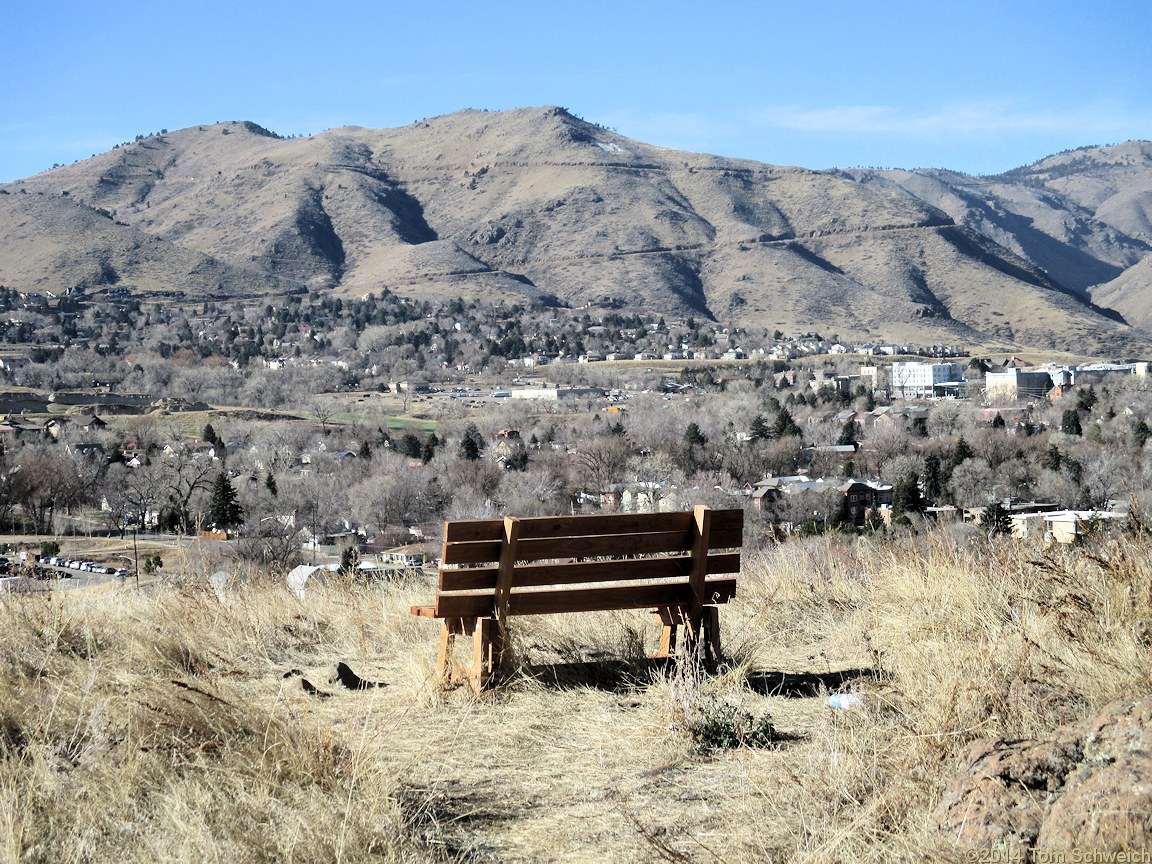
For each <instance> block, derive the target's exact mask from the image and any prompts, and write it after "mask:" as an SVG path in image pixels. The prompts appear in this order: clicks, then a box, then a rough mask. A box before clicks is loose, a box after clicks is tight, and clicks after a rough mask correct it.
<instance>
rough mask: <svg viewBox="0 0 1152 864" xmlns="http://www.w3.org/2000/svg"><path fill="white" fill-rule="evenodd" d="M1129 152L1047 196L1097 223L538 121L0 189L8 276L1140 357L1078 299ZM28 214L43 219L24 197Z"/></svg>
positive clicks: (170, 155) (230, 136)
mask: <svg viewBox="0 0 1152 864" xmlns="http://www.w3.org/2000/svg"><path fill="white" fill-rule="evenodd" d="M1142 154H1143V151H1139V152H1134V153H1133V154H1131V155H1130V157H1129V158H1128V161H1125V162H1123V166H1122V167H1123V170H1121V167H1117V165H1114V164H1113V163H1112V162H1109V161H1108V159H1107V158H1105V157H1109V154H1107V153H1106V154H1103V155H1101V157H1100V159H1099V160H1093V161H1091V162H1090V164H1089V163H1087V162H1083V160H1081V161H1077V162H1075V163H1074V164H1072V165H1070V166H1065V171H1064V172H1063V173H1061V174H1060V183H1061V184H1063V185H1061V186H1060V189H1064V186H1066V185H1067V184H1068V183H1069V182H1071V181H1072V180H1073V179H1075V178H1076V177H1077V176H1079V175H1077V174H1076V172H1077V171H1080V170H1083V171H1086V172H1090V176H1089V175H1086V177H1085V178H1081V179H1084V182H1085V183H1087V182H1089V181H1091V182H1093V183H1097V185H1099V184H1106V185H1107V184H1109V183H1110V184H1112V186H1115V185H1116V184H1117V183H1118V182H1120V183H1122V185H1123V186H1124V187H1125V189H1126V190H1127V191H1126V192H1120V191H1117V192H1116V194H1112V195H1110V196H1108V197H1107V200H1105V201H1101V202H1100V203H1099V206H1098V207H1097V208H1096V209H1094V210H1090V209H1088V205H1087V204H1086V203H1083V202H1085V201H1086V200H1087V199H1086V198H1085V197H1084V196H1085V195H1086V194H1087V193H1086V192H1084V190H1082V189H1081V190H1080V191H1079V192H1076V194H1073V192H1074V190H1072V189H1071V187H1069V188H1068V189H1067V190H1066V191H1064V192H1062V191H1060V189H1057V188H1056V187H1055V186H1051V184H1049V186H1043V185H1041V186H1039V187H1036V184H1037V183H1039V182H1040V181H1039V180H1037V179H1036V177H1033V176H1032V175H1028V177H1026V178H1024V179H1019V178H1017V179H1015V180H1011V179H1010V180H1009V181H997V182H996V183H992V181H983V180H981V181H979V182H978V181H976V180H973V179H972V178H967V179H966V178H963V177H960V176H957V175H952V174H941V175H940V176H936V175H934V174H933V175H920V174H909V173H903V174H899V175H897V174H893V175H891V176H889V175H887V174H883V173H880V172H868V171H857V172H822V171H811V170H806V169H803V168H792V167H780V166H772V165H765V164H761V163H755V162H749V161H747V160H739V159H725V158H722V157H718V156H709V155H704V154H696V153H687V152H681V151H674V150H668V149H665V148H660V147H654V146H651V145H648V144H644V143H643V142H639V141H634V140H631V139H628V138H625V137H623V136H621V135H618V134H616V133H614V132H612V131H610V130H608V129H605V128H603V127H600V126H597V125H595V124H592V123H588V122H585V121H583V120H581V119H579V118H577V117H574V116H573V115H571V114H570V113H568V112H567V111H565V110H564V109H561V108H554V107H547V108H524V109H517V110H512V111H502V112H491V113H490V112H485V111H460V112H456V113H454V114H450V115H446V116H442V117H436V118H432V119H429V120H426V121H421V122H419V123H414V124H411V125H409V126H405V127H401V128H397V129H364V128H360V127H346V128H341V129H333V130H329V131H327V132H324V133H320V134H317V135H314V136H309V137H307V138H294V139H281V138H279V137H277V136H275V135H272V134H271V133H269V132H267V130H264V129H261V128H260V127H257V126H255V125H254V124H250V123H238V122H230V123H221V124H213V125H206V126H196V127H189V128H187V129H182V130H177V131H175V132H171V133H164V134H162V135H157V136H150V137H147V138H143V139H141V140H139V141H135V142H131V143H127V144H125V145H123V146H121V147H118V148H116V149H114V150H112V151H110V152H108V153H104V154H101V155H99V156H95V157H93V158H92V159H88V160H85V161H83V162H80V163H76V164H74V165H69V166H62V167H59V168H56V169H53V170H52V171H47V172H44V173H42V174H39V175H36V176H35V177H31V178H28V179H26V180H23V181H19V182H18V183H15V184H8V185H7V186H6V187H5V188H3V189H0V198H3V197H4V195H5V194H6V195H7V196H8V198H9V199H11V200H9V201H7V202H5V204H6V206H3V207H0V239H4V240H5V241H6V242H5V243H3V244H0V279H2V280H4V281H3V284H8V285H9V286H10V287H14V288H16V289H18V290H21V291H42V290H52V291H53V292H56V293H59V292H60V291H61V290H67V289H68V288H72V287H75V286H80V287H82V288H84V289H86V290H88V291H90V292H92V291H94V290H98V289H99V288H101V287H103V286H110V285H117V286H118V287H121V288H124V289H127V290H128V291H129V293H139V292H141V291H157V290H169V291H171V290H180V291H186V292H187V294H188V295H189V296H194V297H199V296H203V295H213V296H215V295H222V296H226V295H241V296H251V295H263V294H267V293H268V292H269V291H270V290H273V289H275V288H276V287H277V286H279V290H282V291H286V290H295V291H299V290H304V289H312V290H319V291H324V292H331V293H333V294H337V295H340V296H342V297H359V296H363V295H364V294H366V293H369V292H379V291H381V290H382V289H388V290H390V291H393V292H395V293H398V294H401V295H404V296H408V297H420V298H432V299H446V298H451V297H456V296H463V297H465V298H486V299H495V298H504V299H506V300H508V301H510V302H517V303H524V302H532V301H541V302H544V303H554V304H557V303H558V304H565V305H568V306H571V307H573V308H591V309H598V310H607V309H612V310H625V311H627V312H634V311H635V312H653V311H659V312H661V313H662V314H664V313H667V314H672V315H690V316H696V317H701V318H705V319H710V320H718V321H722V322H724V323H725V324H727V325H730V326H731V325H736V326H741V327H752V326H754V327H766V328H768V329H769V330H772V329H775V328H780V329H782V330H784V331H786V332H791V331H801V332H802V331H806V330H818V331H822V332H835V333H838V334H840V335H841V336H842V337H843V338H845V339H861V340H872V341H876V340H898V341H914V342H919V343H925V344H932V343H942V344H947V343H953V342H958V341H963V342H965V343H966V344H969V345H1007V346H1014V347H1034V348H1035V347H1041V348H1043V347H1050V346H1053V345H1056V346H1071V345H1082V344H1085V343H1086V342H1087V344H1089V345H1091V346H1092V347H1093V348H1094V349H1095V350H1097V351H1098V352H1099V353H1104V354H1107V353H1112V352H1113V351H1120V352H1121V353H1125V352H1127V353H1133V352H1135V351H1137V350H1139V349H1143V348H1145V347H1147V345H1148V344H1149V343H1148V338H1149V337H1148V335H1147V333H1146V332H1144V331H1134V330H1133V329H1132V328H1130V327H1128V326H1126V325H1125V324H1124V323H1123V322H1120V321H1118V320H1115V318H1114V317H1111V318H1110V317H1108V316H1107V315H1104V314H1101V311H1100V310H1098V309H1096V308H1094V307H1092V306H1091V305H1090V304H1088V303H1087V302H1086V293H1085V287H1086V285H1088V284H1095V283H1098V282H1103V281H1107V280H1109V279H1112V278H1113V277H1115V276H1117V275H1118V274H1120V273H1121V272H1122V271H1123V270H1124V269H1125V268H1127V267H1129V266H1131V265H1133V264H1134V263H1135V262H1136V261H1138V260H1139V259H1140V258H1141V257H1142V256H1143V255H1144V254H1146V252H1147V250H1148V248H1150V247H1149V246H1148V243H1147V242H1146V241H1145V239H1141V238H1142V237H1143V233H1142V232H1143V228H1144V227H1146V224H1145V223H1143V222H1141V221H1140V219H1139V218H1137V217H1138V215H1139V213H1141V212H1143V211H1142V210H1141V208H1142V207H1144V197H1142V196H1144V195H1146V193H1145V192H1143V191H1142V190H1145V189H1146V188H1147V187H1148V181H1147V177H1148V176H1152V174H1149V172H1148V171H1147V168H1146V165H1145V162H1146V159H1143V155H1142ZM1112 155H1116V158H1120V156H1121V155H1123V154H1119V151H1118V153H1117V154H1112ZM1137 157H1140V158H1137ZM1101 160H1103V161H1101ZM1053 170H1054V169H1053ZM1118 172H1119V173H1118ZM1052 173H1053V172H1052V171H1049V172H1048V174H1045V175H1044V176H1045V177H1047V176H1049V174H1052ZM1022 176H1023V175H1022ZM1045 182H1048V181H1045ZM1052 182H1053V183H1054V182H1055V181H1052ZM1081 185H1083V184H1081ZM1050 186H1051V188H1050ZM1034 187H1035V188H1034ZM1076 188H1077V189H1080V187H1076ZM1109 188H1111V186H1110V187H1109ZM41 196H42V197H43V199H44V200H45V201H47V202H52V203H53V205H54V206H53V207H52V208H47V205H44V204H41V205H40V206H38V207H37V208H35V209H31V210H30V209H29V208H28V206H27V204H26V201H24V200H23V199H29V198H41ZM16 199H21V200H20V201H18V202H17V200H16ZM1121 199H1123V200H1122V201H1121ZM61 201H65V202H69V203H73V202H80V203H81V204H82V205H85V206H86V207H88V208H90V209H89V210H87V211H85V212H86V214H87V215H89V216H90V217H91V218H89V219H88V222H89V223H91V224H79V223H78V221H77V220H76V219H73V218H65V217H64V216H63V215H61V213H60V212H58V211H59V209H60V205H59V202H61ZM74 210H76V208H75V207H74V206H73V207H71V208H70V210H69V213H71V211H74ZM94 214H104V215H105V216H108V217H111V218H102V217H101V216H100V215H94ZM1108 214H1113V216H1114V220H1113V222H1109V221H1108V219H1110V218H1113V216H1109V215H1108ZM1125 214H1126V215H1125ZM1122 217H1123V218H1122ZM93 220H96V221H93ZM1114 223H1115V224H1114ZM1120 224H1123V225H1124V226H1126V227H1125V228H1119V227H1116V226H1117V225H1120ZM957 225H959V226H960V227H961V228H962V229H963V230H957V227H956V226H957ZM1127 229H1131V231H1133V232H1136V233H1135V234H1134V235H1133V236H1128V235H1127V234H1125V233H1124V231H1125V230H1127ZM1137 235H1139V236H1137ZM65 253H67V254H65ZM990 316H998V317H997V318H996V320H990Z"/></svg>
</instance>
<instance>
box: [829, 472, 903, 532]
mask: <svg viewBox="0 0 1152 864" xmlns="http://www.w3.org/2000/svg"><path fill="white" fill-rule="evenodd" d="M836 488H837V489H838V490H840V492H841V494H842V495H843V496H844V503H843V505H842V507H841V510H840V519H841V521H843V522H850V523H851V524H853V525H863V524H864V522H865V521H866V520H867V518H868V514H869V513H870V512H872V511H874V510H879V509H880V508H882V507H891V506H892V490H893V487H892V485H891V484H889V483H882V482H881V481H879V480H853V479H851V478H849V479H848V480H847V481H846V482H844V483H843V484H841V485H840V486H837V487H836Z"/></svg>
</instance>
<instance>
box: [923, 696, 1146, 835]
mask: <svg viewBox="0 0 1152 864" xmlns="http://www.w3.org/2000/svg"><path fill="white" fill-rule="evenodd" d="M963 765H964V768H963V770H962V771H961V772H960V773H959V774H958V775H957V776H956V777H955V778H953V780H952V781H951V782H950V783H949V784H948V786H947V788H946V789H945V791H944V794H943V796H942V797H941V799H940V802H939V804H938V805H937V808H936V811H935V813H934V821H935V824H936V826H937V828H938V829H939V830H940V831H941V832H943V833H944V834H946V835H947V836H948V837H949V838H950V839H951V840H952V841H954V842H956V843H958V844H959V845H960V846H963V847H965V848H990V847H1006V848H1009V849H1020V850H1022V849H1028V848H1031V847H1037V848H1041V849H1051V850H1066V849H1070V848H1080V849H1093V850H1099V851H1120V850H1124V849H1133V848H1148V847H1152V697H1147V698H1144V699H1141V700H1137V701H1132V700H1122V701H1118V702H1113V703H1112V704H1110V705H1108V706H1107V707H1106V708H1104V709H1103V710H1102V711H1101V712H1100V713H1099V714H1097V715H1096V716H1094V717H1092V718H1091V719H1089V720H1087V721H1084V722H1080V723H1074V724H1069V725H1067V726H1062V727H1060V728H1058V729H1057V730H1055V731H1054V732H1053V733H1052V734H1051V735H1049V736H1047V737H1045V738H1043V739H1026V740H1019V741H1011V740H1005V739H985V740H981V741H974V742H972V743H971V744H969V745H968V747H967V748H966V750H965V752H964V758H963Z"/></svg>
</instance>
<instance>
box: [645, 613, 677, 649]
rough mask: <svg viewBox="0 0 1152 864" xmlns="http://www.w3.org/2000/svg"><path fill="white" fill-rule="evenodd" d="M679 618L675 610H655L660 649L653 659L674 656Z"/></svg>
mask: <svg viewBox="0 0 1152 864" xmlns="http://www.w3.org/2000/svg"><path fill="white" fill-rule="evenodd" d="M681 617H682V616H681V613H680V612H679V610H676V609H668V608H663V609H657V610H656V618H657V620H658V621H659V622H660V647H659V648H658V649H657V650H656V653H655V654H653V655H652V656H653V657H654V658H664V657H672V656H675V654H676V636H677V630H678V628H679V626H680V619H681Z"/></svg>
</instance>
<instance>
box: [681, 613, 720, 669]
mask: <svg viewBox="0 0 1152 864" xmlns="http://www.w3.org/2000/svg"><path fill="white" fill-rule="evenodd" d="M681 614H682V617H683V623H684V644H683V646H682V651H681V654H682V655H683V656H684V657H686V658H687V659H688V660H690V661H691V662H693V663H696V664H698V665H699V666H702V667H703V668H704V670H705V671H706V672H708V673H709V674H714V673H715V672H716V669H717V667H718V666H719V664H720V658H721V654H720V610H719V609H718V608H717V607H715V606H705V607H704V608H703V609H702V610H701V615H700V618H699V620H696V621H693V620H691V618H690V617H689V616H687V615H683V613H681Z"/></svg>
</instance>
